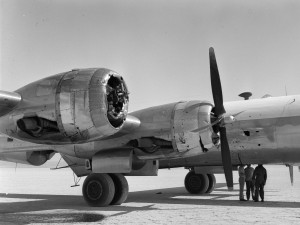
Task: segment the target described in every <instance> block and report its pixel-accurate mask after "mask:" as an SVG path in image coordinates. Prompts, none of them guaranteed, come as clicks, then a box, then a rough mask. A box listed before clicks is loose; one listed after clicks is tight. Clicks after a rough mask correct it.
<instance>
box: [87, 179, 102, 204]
mask: <svg viewBox="0 0 300 225" xmlns="http://www.w3.org/2000/svg"><path fill="white" fill-rule="evenodd" d="M102 193H103V190H102V185H101V183H100V182H99V181H95V180H94V181H90V182H89V183H88V185H87V196H88V197H89V198H90V199H91V200H98V199H99V198H100V197H101V196H102Z"/></svg>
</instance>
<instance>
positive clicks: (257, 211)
mask: <svg viewBox="0 0 300 225" xmlns="http://www.w3.org/2000/svg"><path fill="white" fill-rule="evenodd" d="M266 169H267V171H268V180H267V184H266V186H265V202H263V203H262V202H253V201H248V202H241V201H239V195H238V194H239V193H238V188H239V185H238V175H237V172H236V171H234V182H235V185H234V188H235V190H234V191H231V192H230V191H227V188H226V185H225V179H224V175H222V174H217V175H216V179H217V186H216V189H215V191H214V192H212V193H211V194H208V195H191V194H188V193H187V192H186V190H185V188H184V185H183V181H184V177H185V175H186V173H187V170H185V169H182V168H177V169H171V170H160V171H159V176H158V177H128V183H129V188H130V193H129V196H128V199H127V201H126V202H125V203H124V204H122V205H120V206H110V207H106V208H92V207H88V206H87V205H86V203H85V202H84V200H83V198H82V196H81V185H82V182H83V180H84V179H82V180H81V181H80V182H79V184H80V186H79V187H70V186H71V185H73V184H74V181H73V180H74V179H73V174H72V172H71V170H69V169H62V170H55V171H53V170H49V168H16V169H15V168H0V184H1V185H0V224H1V225H3V224H51V223H52V224H174V225H175V224H208V225H210V224H218V225H220V224H264V225H268V224H300V172H299V171H298V168H296V167H295V168H294V177H295V178H294V185H293V186H292V185H291V183H290V178H289V172H288V168H287V167H285V166H266Z"/></svg>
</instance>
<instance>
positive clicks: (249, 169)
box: [245, 164, 254, 201]
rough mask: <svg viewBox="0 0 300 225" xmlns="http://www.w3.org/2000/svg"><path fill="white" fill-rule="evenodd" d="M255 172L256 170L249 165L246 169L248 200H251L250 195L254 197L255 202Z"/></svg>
mask: <svg viewBox="0 0 300 225" xmlns="http://www.w3.org/2000/svg"><path fill="white" fill-rule="evenodd" d="M253 172H254V169H253V167H251V164H248V165H247V167H246V169H245V177H246V196H247V200H248V201H249V199H250V193H251V196H252V199H253V200H254V183H253V181H252V179H253Z"/></svg>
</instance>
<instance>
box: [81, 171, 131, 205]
mask: <svg viewBox="0 0 300 225" xmlns="http://www.w3.org/2000/svg"><path fill="white" fill-rule="evenodd" d="M128 190H129V188H128V182H127V180H126V178H125V177H124V176H123V175H122V174H101V173H92V174H90V175H88V176H87V178H86V179H85V181H84V183H83V186H82V194H83V198H84V200H85V201H86V202H87V203H88V204H89V205H90V206H95V207H96V206H98V207H103V206H107V205H120V204H122V203H123V202H125V200H126V199H127V196H128Z"/></svg>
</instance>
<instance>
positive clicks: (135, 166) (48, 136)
mask: <svg viewBox="0 0 300 225" xmlns="http://www.w3.org/2000/svg"><path fill="white" fill-rule="evenodd" d="M209 60H210V76H211V87H212V94H213V100H214V102H213V103H211V102H209V101H206V100H192V101H180V102H175V103H170V104H165V105H159V106H154V107H150V108H146V109H142V110H139V111H135V112H131V113H128V104H129V92H128V88H127V85H126V83H125V80H124V78H123V77H122V76H121V75H119V74H118V73H117V72H114V71H112V70H109V69H105V68H89V69H74V70H71V71H69V72H64V73H60V74H57V75H53V76H50V77H47V78H44V79H41V80H38V81H36V82H33V83H30V84H28V85H26V86H24V87H22V88H20V89H18V90H16V91H14V92H7V91H1V92H0V132H1V133H2V134H1V135H0V143H1V149H0V160H4V161H10V162H16V163H24V164H30V165H34V166H40V165H43V164H44V163H45V162H47V161H48V160H50V159H51V158H52V157H53V155H54V154H55V153H59V154H60V155H61V157H62V158H63V159H64V160H65V161H66V163H67V164H68V166H67V167H69V168H71V169H72V170H73V172H74V173H75V174H76V175H77V176H78V177H83V176H87V177H86V179H85V181H84V183H83V186H82V193H83V198H84V199H85V201H86V202H87V204H88V205H90V206H94V207H95V206H96V207H98V206H101V207H104V206H108V205H120V204H122V203H123V202H125V201H126V199H127V196H128V192H129V187H128V182H127V180H126V178H125V176H156V175H157V174H158V170H159V169H162V168H173V167H186V168H188V169H189V172H188V174H187V176H186V177H185V187H186V189H187V191H188V192H190V193H193V194H201V193H211V192H212V191H213V190H214V188H215V183H216V179H215V176H214V174H215V173H224V174H225V178H226V184H227V187H228V189H229V190H232V189H233V176H232V173H233V172H232V171H233V169H235V168H236V167H237V166H238V165H240V164H284V165H289V166H299V165H300V150H299V147H300V96H283V97H267V98H262V99H250V100H247V101H245V100H243V101H233V102H223V94H222V87H221V81H220V76H219V71H218V66H217V61H216V57H215V52H214V49H213V48H210V49H209ZM58 168H60V167H57V169H58Z"/></svg>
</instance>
